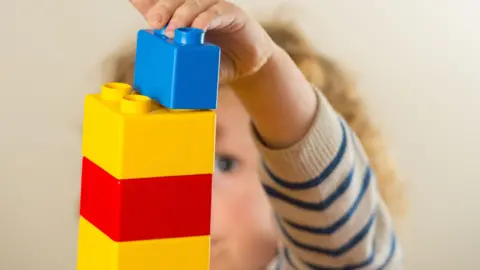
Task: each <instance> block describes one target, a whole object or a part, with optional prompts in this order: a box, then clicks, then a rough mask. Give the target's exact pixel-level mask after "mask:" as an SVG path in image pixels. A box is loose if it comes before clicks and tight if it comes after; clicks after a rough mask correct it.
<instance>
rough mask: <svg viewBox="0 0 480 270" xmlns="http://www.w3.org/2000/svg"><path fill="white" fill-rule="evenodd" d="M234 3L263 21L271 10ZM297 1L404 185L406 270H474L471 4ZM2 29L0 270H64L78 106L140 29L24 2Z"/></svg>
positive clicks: (82, 8) (111, 4)
mask: <svg viewBox="0 0 480 270" xmlns="http://www.w3.org/2000/svg"><path fill="white" fill-rule="evenodd" d="M239 2H241V3H243V4H245V5H246V6H247V7H248V8H249V9H251V10H254V9H255V10H256V11H257V12H259V13H261V14H265V13H267V14H268V13H269V12H270V10H271V9H272V7H273V6H275V5H276V4H277V3H279V1H273V0H272V1H265V0H264V1H253V0H252V1H239ZM255 2H257V3H255ZM258 2H260V4H258ZM282 2H287V1H282ZM298 2H300V3H302V6H303V7H304V8H298V9H295V10H296V11H295V12H297V13H296V14H298V15H301V17H302V18H303V21H302V24H303V25H304V27H305V28H306V29H307V31H308V32H309V33H310V34H311V35H312V37H313V38H314V40H315V42H316V44H318V46H319V48H320V49H321V50H322V51H323V52H325V53H327V54H329V55H331V56H332V57H334V58H335V59H337V60H338V61H339V62H340V63H342V64H343V65H344V66H346V67H348V68H349V70H350V72H351V73H352V74H353V75H354V78H355V79H356V81H357V83H358V86H359V88H360V90H361V91H362V92H364V94H365V95H366V97H367V98H368V99H367V101H368V103H369V105H370V108H371V112H372V115H373V116H374V118H375V120H376V121H378V123H380V124H381V125H382V127H383V130H384V133H385V135H386V136H387V138H388V140H389V141H390V143H391V145H392V151H393V153H394V155H395V157H396V158H397V160H398V162H399V167H400V168H401V169H402V170H403V173H404V175H405V176H406V177H407V178H408V179H409V181H410V187H411V194H412V204H413V207H414V209H413V212H412V220H411V221H410V222H409V223H408V227H407V230H406V234H405V235H404V237H403V239H402V240H403V241H404V247H405V252H406V255H407V262H408V266H409V267H408V269H415V270H416V269H437V270H443V269H448V270H450V269H465V270H468V269H476V265H477V263H476V260H475V255H476V252H474V251H473V250H474V248H475V247H476V246H474V243H478V242H479V241H480V234H479V233H478V232H476V229H478V228H479V227H480V218H479V215H478V211H475V209H478V208H477V207H475V206H474V204H475V203H476V202H478V198H480V196H478V195H477V196H476V194H477V193H478V191H479V187H480V184H479V183H477V181H479V179H480V178H479V176H478V172H477V169H478V167H480V159H479V156H480V146H479V142H478V138H480V127H479V126H480V125H479V122H478V118H479V116H480V91H479V90H478V89H479V88H478V86H479V85H480V68H479V63H480V53H479V51H480V49H479V48H480V32H479V31H478V26H479V25H480V17H479V16H478V10H479V8H480V4H479V2H478V1H476V0H470V1H468V0H459V1H439V0H423V1H417V0H405V1H380V0H373V1H320V0H310V1H307V0H303V1H298ZM305 7H308V9H307V8H305ZM113 10H114V11H113ZM289 17H294V16H292V15H290V16H289ZM0 25H1V26H0V34H1V39H0V40H1V42H0V74H1V75H0V85H1V86H2V90H1V93H2V97H3V98H2V99H0V217H1V221H0V269H2V270H3V269H5V270H30V269H49V270H73V269H75V257H76V254H75V252H76V219H75V211H76V209H75V202H76V199H77V197H78V192H79V173H80V171H79V170H80V145H81V142H80V125H81V120H82V118H81V112H82V98H83V95H84V94H86V93H89V92H93V91H96V90H98V87H99V78H100V77H99V74H100V73H99V71H100V64H101V62H102V60H103V59H104V58H105V56H106V55H107V54H108V53H109V52H110V51H112V50H113V49H115V48H116V47H117V46H118V45H119V43H121V42H122V41H124V40H125V37H131V38H133V37H134V35H135V30H136V29H137V28H138V27H141V26H144V25H143V21H142V20H141V19H140V17H139V16H137V14H136V13H135V12H134V11H133V9H132V8H131V7H130V6H129V4H128V1H126V0H125V1H114V0H106V1H94V0H88V1H64V0H51V1H34V0H25V1H8V2H4V3H3V4H2V7H1V8H0Z"/></svg>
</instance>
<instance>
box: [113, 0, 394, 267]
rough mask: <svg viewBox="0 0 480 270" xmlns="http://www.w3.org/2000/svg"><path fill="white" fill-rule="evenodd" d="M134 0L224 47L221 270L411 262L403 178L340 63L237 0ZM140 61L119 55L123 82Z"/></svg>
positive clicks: (217, 193)
mask: <svg viewBox="0 0 480 270" xmlns="http://www.w3.org/2000/svg"><path fill="white" fill-rule="evenodd" d="M132 3H133V5H134V6H135V7H136V8H137V9H138V10H139V11H140V13H141V14H142V15H143V16H145V18H146V20H147V21H148V22H149V23H150V25H151V26H152V27H154V28H162V27H163V26H164V25H165V24H166V23H167V22H168V28H167V35H169V36H170V37H172V35H173V34H172V33H173V32H172V31H173V30H174V29H175V28H177V27H185V26H191V27H197V28H201V29H205V30H207V34H206V37H207V40H208V41H210V42H212V43H214V44H216V45H218V46H220V47H221V49H222V59H221V72H220V79H221V83H222V85H221V87H220V90H219V107H218V109H217V145H216V151H217V152H216V168H215V175H214V186H213V207H212V246H211V250H212V257H211V269H214V270H216V269H219V270H257V269H399V268H401V257H402V256H401V250H400V247H399V244H398V242H397V241H396V237H395V233H394V231H393V226H392V221H391V216H390V213H389V210H388V209H387V207H386V203H385V201H383V199H386V198H393V197H392V195H393V194H387V193H388V192H389V191H390V190H391V187H392V184H395V181H394V180H395V179H396V178H395V175H394V172H393V170H392V168H391V167H390V166H389V165H388V164H385V163H384V159H385V158H386V156H385V154H384V152H383V148H381V146H377V145H376V144H373V143H372V142H376V141H378V140H377V139H378V138H377V136H378V135H377V133H376V131H375V129H373V128H372V126H371V125H370V124H369V122H368V119H367V117H366V113H365V111H364V109H363V107H362V105H361V104H360V103H359V101H358V98H357V97H356V96H355V95H354V93H353V92H352V91H350V90H351V89H350V88H348V87H347V86H346V85H345V84H344V82H343V79H342V77H341V76H340V75H341V74H340V73H339V72H338V70H337V69H336V68H335V66H334V65H333V64H331V63H330V62H329V61H327V60H325V59H323V58H321V57H320V56H318V55H316V54H315V52H314V50H313V49H312V48H311V47H310V46H308V45H307V44H306V43H305V41H303V40H302V39H301V38H300V37H299V36H297V35H296V33H295V31H294V30H289V29H287V28H283V27H282V26H278V27H275V26H268V25H265V26H264V27H262V26H261V25H260V24H259V23H258V22H256V21H255V20H253V19H251V18H250V17H248V15H246V14H245V13H244V12H243V11H242V10H241V9H240V8H238V7H237V6H235V5H234V4H232V3H229V2H226V1H221V0H196V1H188V0H187V1H185V0H159V1H151V0H132ZM133 61H134V51H133V50H131V51H128V52H127V53H126V54H125V55H124V56H123V57H120V58H118V62H117V63H116V71H115V74H114V77H113V78H111V79H112V80H114V81H122V82H127V83H130V84H131V83H132V81H133V77H132V76H133V66H134V65H133ZM302 71H303V73H302ZM312 84H313V86H312ZM316 88H319V89H321V90H323V91H324V92H323V93H322V92H320V91H315V89H316ZM328 100H330V101H331V102H332V103H333V105H334V106H335V109H334V108H333V107H332V106H331V105H330V103H329V102H328ZM336 111H338V112H340V113H341V114H337V112H336ZM340 115H342V116H343V118H342V117H340ZM343 119H345V120H346V121H345V120H343ZM347 121H348V123H349V124H350V125H351V126H352V127H353V129H352V130H355V131H356V132H357V133H354V132H353V131H352V130H351V129H350V128H349V125H348V124H347ZM249 135H251V136H249ZM357 136H359V138H362V143H363V144H364V146H365V147H366V150H367V151H366V153H367V154H368V156H369V157H370V158H371V160H372V163H370V162H369V160H368V159H367V155H366V154H365V153H364V151H363V148H362V144H361V143H360V142H359V140H358V139H357ZM379 154H380V156H379ZM258 164H261V166H260V170H258V169H259V168H258V166H257V165H258ZM374 171H375V172H376V175H379V176H380V180H381V181H380V184H381V185H380V189H379V190H380V191H382V192H379V190H377V186H376V177H375V175H374ZM386 181H387V182H388V183H387V182H386ZM385 184H386V185H385ZM385 186H386V187H387V188H382V187H385ZM382 195H383V196H382ZM382 197H383V198H382ZM396 200H397V198H394V201H396ZM389 206H390V205H389ZM272 213H273V218H272V215H271V214H272Z"/></svg>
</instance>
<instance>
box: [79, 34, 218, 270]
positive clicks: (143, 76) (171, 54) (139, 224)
mask: <svg viewBox="0 0 480 270" xmlns="http://www.w3.org/2000/svg"><path fill="white" fill-rule="evenodd" d="M219 62H220V49H219V48H218V47H217V46H215V45H212V44H208V43H205V42H204V32H203V31H201V30H199V29H194V28H180V29H177V30H176V31H175V37H174V38H173V39H169V38H168V37H166V36H165V35H163V32H162V30H140V31H139V32H138V36H137V52H136V61H135V74H134V84H133V85H129V84H125V83H121V82H111V83H107V84H105V85H103V86H102V89H101V92H100V93H98V94H90V95H87V97H86V99H85V106H84V131H83V146H82V154H83V164H82V185H81V203H80V216H81V217H80V224H79V236H78V239H79V246H78V263H77V269H78V270H154V269H155V270H157V269H158V270H183V269H188V270H207V269H209V264H210V216H211V193H212V174H213V169H214V149H215V112H214V109H216V106H217V93H218V75H219Z"/></svg>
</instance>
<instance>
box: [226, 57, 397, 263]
mask: <svg viewBox="0 0 480 270" xmlns="http://www.w3.org/2000/svg"><path fill="white" fill-rule="evenodd" d="M234 87H235V88H236V90H237V93H238V95H239V96H240V97H241V100H242V102H243V103H244V104H245V106H246V107H247V109H248V111H249V112H250V114H251V116H252V121H253V123H254V126H255V130H256V131H255V137H256V138H257V146H258V149H259V150H260V153H261V154H262V157H263V160H264V163H263V164H262V167H263V170H262V174H261V176H262V178H261V179H262V180H263V185H264V189H265V191H266V193H267V194H268V196H269V198H270V201H271V204H272V206H273V207H274V210H275V218H276V222H277V224H278V228H279V232H280V233H281V239H282V242H283V243H284V246H283V247H282V248H281V250H280V258H279V260H278V261H277V262H276V264H277V265H276V266H275V267H278V264H281V265H282V267H279V268H280V269H283V268H285V267H286V266H290V267H292V268H294V269H357V268H362V269H384V268H387V269H391V268H393V267H399V266H400V264H401V262H400V260H401V251H400V248H399V245H398V244H397V242H396V239H395V233H394V231H393V228H392V223H391V220H390V216H389V213H388V211H387V209H386V207H385V205H384V204H383V202H382V200H381V199H380V197H379V193H378V191H377V189H376V180H375V175H374V174H373V172H372V170H371V168H370V166H369V162H368V160H367V157H366V155H365V154H364V152H363V149H362V146H361V145H360V142H359V141H358V139H357V138H356V136H355V134H353V132H352V131H351V130H350V129H349V127H348V126H347V124H346V123H345V122H344V121H343V120H342V119H341V118H340V117H339V116H338V114H337V113H336V112H335V111H334V110H333V109H332V107H331V106H330V105H329V103H328V102H327V101H326V99H325V98H324V97H323V96H322V95H321V94H320V93H319V92H318V91H314V89H313V87H312V86H311V85H309V84H308V82H307V81H306V80H305V79H304V78H303V76H301V74H300V71H299V70H298V68H297V67H296V66H295V64H294V63H293V61H292V60H291V59H290V58H289V57H288V56H287V55H286V54H285V53H284V52H283V51H281V50H279V51H278V52H276V53H275V54H274V55H273V56H272V57H271V58H270V60H269V61H268V62H267V64H266V65H264V67H263V68H262V69H261V70H260V71H259V72H257V73H256V74H255V75H252V76H249V77H246V78H244V79H242V80H241V81H239V82H236V83H235V84H234ZM252 89H254V91H252ZM277 269H278V268H277Z"/></svg>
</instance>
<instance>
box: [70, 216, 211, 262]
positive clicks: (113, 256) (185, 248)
mask: <svg viewBox="0 0 480 270" xmlns="http://www.w3.org/2000/svg"><path fill="white" fill-rule="evenodd" d="M78 239H79V242H78V262H77V270H154V269H155V270H156V269H158V270H208V269H209V268H210V237H209V236H197V237H185V238H169V239H160V240H146V241H132V242H119V243H118V242H114V241H113V240H111V239H110V238H109V237H108V236H106V235H105V234H103V233H102V232H101V231H100V230H98V229H97V228H96V227H95V226H93V225H92V224H91V223H90V222H88V221H87V220H86V219H84V218H83V217H81V218H80V224H79V237H78Z"/></svg>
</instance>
